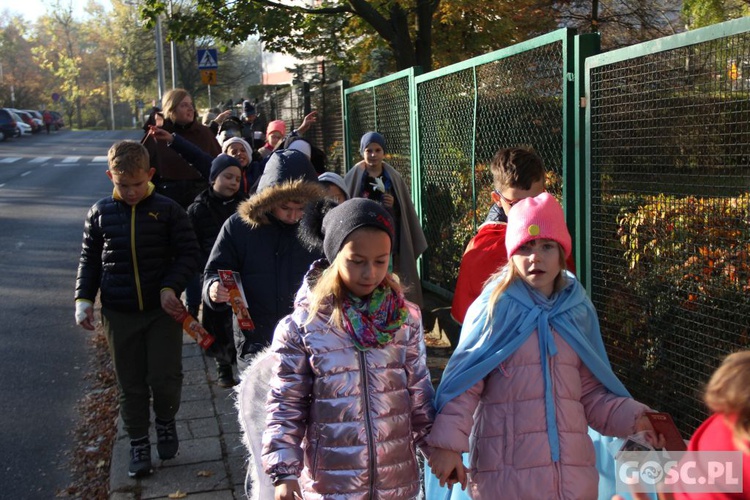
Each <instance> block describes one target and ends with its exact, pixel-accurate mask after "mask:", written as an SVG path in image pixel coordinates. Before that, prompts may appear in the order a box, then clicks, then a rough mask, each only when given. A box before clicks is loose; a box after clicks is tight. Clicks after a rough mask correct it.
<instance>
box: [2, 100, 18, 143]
mask: <svg viewBox="0 0 750 500" xmlns="http://www.w3.org/2000/svg"><path fill="white" fill-rule="evenodd" d="M0 132H2V134H3V139H5V138H6V137H15V136H16V133H17V132H18V127H17V126H16V120H15V119H14V118H13V116H12V115H11V114H10V111H8V110H7V109H5V108H0Z"/></svg>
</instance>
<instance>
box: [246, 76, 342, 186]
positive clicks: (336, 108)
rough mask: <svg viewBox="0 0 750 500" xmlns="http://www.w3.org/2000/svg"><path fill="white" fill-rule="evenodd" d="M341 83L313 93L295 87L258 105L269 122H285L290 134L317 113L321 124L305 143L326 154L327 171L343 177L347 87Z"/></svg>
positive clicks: (316, 124)
mask: <svg viewBox="0 0 750 500" xmlns="http://www.w3.org/2000/svg"><path fill="white" fill-rule="evenodd" d="M344 85H345V83H344V82H342V81H340V82H336V83H332V84H330V85H326V86H324V87H322V88H321V87H319V88H316V89H313V90H310V88H309V86H308V85H305V84H300V85H291V86H289V87H284V88H281V89H278V90H276V91H274V92H273V93H272V94H271V95H270V96H269V97H268V98H267V99H265V100H263V101H261V102H260V103H258V109H259V112H260V113H261V116H262V118H264V119H265V120H266V123H267V122H270V121H271V120H283V121H284V123H286V126H287V130H288V131H291V130H292V129H294V128H297V127H299V126H300V125H301V124H302V121H303V120H304V118H305V115H306V114H308V113H309V112H310V111H312V110H317V112H318V119H317V121H316V122H315V123H314V124H313V125H312V126H311V127H310V128H309V129H308V130H307V132H305V139H307V140H309V141H310V143H312V144H313V145H314V146H316V147H318V148H320V149H321V150H323V151H324V152H325V153H326V168H328V170H331V171H333V172H337V173H339V174H343V173H344V172H345V166H344V117H343V110H342V99H343V87H344Z"/></svg>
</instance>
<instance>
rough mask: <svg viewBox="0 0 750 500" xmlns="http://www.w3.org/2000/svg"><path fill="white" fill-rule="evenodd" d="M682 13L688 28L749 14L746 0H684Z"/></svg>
mask: <svg viewBox="0 0 750 500" xmlns="http://www.w3.org/2000/svg"><path fill="white" fill-rule="evenodd" d="M682 15H683V17H684V19H685V21H686V24H687V25H688V27H689V28H690V29H695V28H701V27H703V26H709V25H711V24H716V23H721V22H723V21H729V20H730V19H737V18H740V17H743V16H747V15H750V1H748V0H685V1H684V2H683V3H682Z"/></svg>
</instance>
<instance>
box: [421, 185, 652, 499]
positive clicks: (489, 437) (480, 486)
mask: <svg viewBox="0 0 750 500" xmlns="http://www.w3.org/2000/svg"><path fill="white" fill-rule="evenodd" d="M505 245H506V249H507V252H508V255H509V256H511V257H510V261H509V262H508V264H507V265H506V266H505V267H504V268H503V269H502V270H501V272H499V273H498V274H496V275H495V276H493V277H492V278H490V280H489V282H488V283H487V285H485V287H484V289H483V291H482V294H481V295H480V296H479V298H478V299H477V300H476V301H475V302H474V303H473V304H472V305H471V307H470V308H469V311H468V313H467V316H466V320H465V322H464V325H463V329H462V331H461V340H460V343H459V345H458V347H457V348H456V350H455V352H454V353H453V355H452V356H451V359H450V361H449V363H448V366H447V367H446V370H445V372H444V374H443V379H442V381H441V384H440V386H439V387H438V390H437V395H436V408H437V411H438V414H437V416H436V417H435V423H434V424H433V428H432V431H431V433H430V435H429V436H428V438H427V442H428V444H429V445H430V446H432V447H433V448H434V449H433V452H432V454H431V457H430V459H429V465H430V467H431V468H432V472H433V473H434V474H435V476H436V477H437V479H438V480H439V482H440V485H441V486H442V485H443V484H444V483H447V484H448V485H450V486H452V485H453V484H455V483H460V484H461V486H462V487H466V485H467V483H468V487H469V490H468V493H469V495H470V496H471V498H473V499H492V500H496V499H499V498H509V499H510V498H512V499H542V498H543V499H559V498H566V499H575V500H584V499H595V498H597V493H598V491H597V483H598V480H599V474H598V472H597V469H596V457H595V452H594V446H593V444H592V441H591V439H590V438H589V435H588V434H587V429H588V427H589V426H590V427H591V428H593V429H594V430H596V431H598V432H600V433H602V434H604V435H609V436H618V437H625V436H628V435H630V434H634V433H635V432H639V431H651V434H653V429H652V427H651V424H650V423H649V421H648V418H647V417H646V416H645V413H646V412H647V411H649V408H648V407H646V406H645V405H643V404H641V403H638V402H636V401H634V400H633V399H632V398H630V397H629V395H628V393H627V390H626V389H625V387H624V386H623V385H622V383H621V382H620V381H619V380H618V379H617V376H616V375H615V374H614V373H613V372H612V369H611V368H610V365H609V361H608V359H607V355H606V353H605V351H604V344H603V342H602V338H601V332H600V330H599V324H598V319H597V316H596V312H595V310H594V308H593V305H592V304H591V302H590V300H589V299H588V297H587V295H586V292H585V291H584V289H583V287H582V286H581V285H580V283H579V282H578V281H577V280H576V278H575V276H573V275H572V274H571V273H568V272H566V271H565V259H566V257H567V256H569V255H570V251H571V238H570V234H569V233H568V230H567V228H566V226H565V217H564V215H563V211H562V207H561V206H560V204H559V203H558V202H557V201H556V200H555V199H554V198H553V197H552V196H550V195H549V194H547V193H542V194H540V195H539V196H537V197H535V198H526V199H524V200H521V201H519V202H518V203H517V204H515V205H514V207H513V208H512V209H511V211H510V214H509V217H508V228H507V232H506V240H505ZM650 438H651V439H652V440H654V442H655V441H656V440H655V436H653V435H651V436H650ZM466 451H469V467H468V468H465V466H464V464H463V462H462V457H461V454H462V453H463V452H466ZM467 473H468V477H467ZM456 489H457V488H456ZM447 495H448V492H447V490H440V488H439V487H438V485H437V484H436V482H435V481H433V482H430V481H429V480H428V482H427V498H428V499H430V500H434V499H439V500H442V499H443V498H448V496H447ZM460 495H463V493H462V492H456V493H455V495H454V497H453V498H456V497H458V496H460Z"/></svg>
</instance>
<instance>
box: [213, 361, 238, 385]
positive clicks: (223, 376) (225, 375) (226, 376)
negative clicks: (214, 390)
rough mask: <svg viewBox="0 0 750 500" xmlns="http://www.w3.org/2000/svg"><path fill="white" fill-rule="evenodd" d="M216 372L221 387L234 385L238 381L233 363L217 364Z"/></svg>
mask: <svg viewBox="0 0 750 500" xmlns="http://www.w3.org/2000/svg"><path fill="white" fill-rule="evenodd" d="M216 374H217V375H218V379H219V380H218V382H217V383H218V384H219V387H234V386H235V385H237V381H236V380H235V379H234V374H233V373H232V365H229V364H227V365H216Z"/></svg>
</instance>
